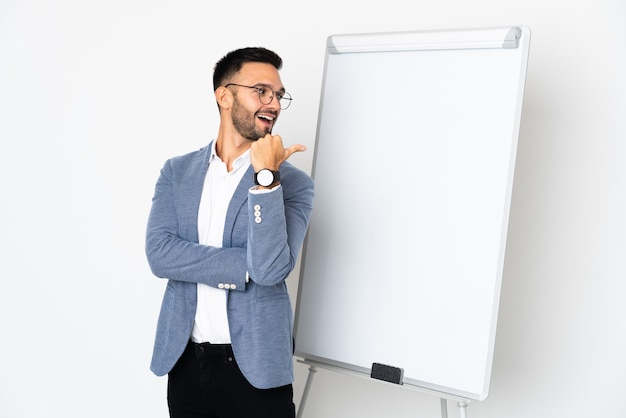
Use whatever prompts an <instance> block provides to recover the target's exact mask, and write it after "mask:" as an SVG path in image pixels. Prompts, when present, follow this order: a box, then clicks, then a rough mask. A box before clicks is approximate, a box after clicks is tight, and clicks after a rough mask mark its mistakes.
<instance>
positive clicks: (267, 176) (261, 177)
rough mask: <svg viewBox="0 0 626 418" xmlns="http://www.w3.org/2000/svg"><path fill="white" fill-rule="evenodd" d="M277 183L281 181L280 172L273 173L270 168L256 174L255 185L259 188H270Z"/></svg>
mask: <svg viewBox="0 0 626 418" xmlns="http://www.w3.org/2000/svg"><path fill="white" fill-rule="evenodd" d="M277 181H280V172H279V171H273V170H270V169H269V168H263V169H261V170H259V171H258V172H256V173H254V184H257V185H259V186H264V187H267V186H270V185H272V184H274V183H276V182H277Z"/></svg>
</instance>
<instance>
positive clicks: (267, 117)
mask: <svg viewBox="0 0 626 418" xmlns="http://www.w3.org/2000/svg"><path fill="white" fill-rule="evenodd" d="M259 117H260V118H263V119H267V120H269V121H272V120H274V118H272V117H270V116H266V115H259Z"/></svg>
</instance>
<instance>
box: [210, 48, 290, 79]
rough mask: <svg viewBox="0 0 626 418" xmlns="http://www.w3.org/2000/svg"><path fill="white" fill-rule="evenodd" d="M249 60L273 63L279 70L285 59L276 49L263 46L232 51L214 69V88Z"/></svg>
mask: <svg viewBox="0 0 626 418" xmlns="http://www.w3.org/2000/svg"><path fill="white" fill-rule="evenodd" d="M247 62H262V63H267V64H271V65H273V66H274V67H275V68H276V69H277V70H280V68H281V67H282V65H283V60H282V58H280V57H279V56H278V54H276V53H275V52H274V51H270V50H269V49H266V48H261V47H248V48H241V49H236V50H234V51H230V52H229V53H228V54H226V55H225V56H224V57H223V58H222V59H220V60H219V61H218V62H217V64H215V68H214V69H213V90H217V88H218V87H219V86H221V85H222V83H224V81H226V80H228V79H229V78H230V77H232V76H233V75H234V74H235V73H236V72H237V71H239V70H241V67H242V66H243V65H244V64H245V63H247Z"/></svg>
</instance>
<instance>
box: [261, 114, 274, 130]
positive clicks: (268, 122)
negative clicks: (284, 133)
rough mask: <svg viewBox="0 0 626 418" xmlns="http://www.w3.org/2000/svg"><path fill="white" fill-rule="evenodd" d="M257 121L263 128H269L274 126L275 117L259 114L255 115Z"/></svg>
mask: <svg viewBox="0 0 626 418" xmlns="http://www.w3.org/2000/svg"><path fill="white" fill-rule="evenodd" d="M257 119H258V120H259V121H260V122H261V123H262V124H263V126H265V127H267V128H271V127H272V126H274V120H275V119H276V116H275V115H272V114H269V113H259V114H257Z"/></svg>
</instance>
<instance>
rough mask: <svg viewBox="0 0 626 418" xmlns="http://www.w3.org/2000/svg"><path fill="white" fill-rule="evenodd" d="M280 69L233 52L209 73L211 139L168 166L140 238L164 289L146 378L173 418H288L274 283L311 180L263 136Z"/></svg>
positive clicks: (284, 297)
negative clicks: (214, 127)
mask: <svg viewBox="0 0 626 418" xmlns="http://www.w3.org/2000/svg"><path fill="white" fill-rule="evenodd" d="M281 66H282V60H281V58H280V57H279V56H278V55H276V54H275V53H274V52H272V51H270V50H267V49H265V48H243V49H239V50H235V51H232V52H230V53H228V54H227V55H226V56H224V57H223V58H222V59H221V60H220V61H219V62H218V63H217V64H216V66H215V69H214V74H213V87H214V90H215V99H216V101H217V105H218V107H219V112H220V125H219V130H218V134H217V138H216V139H215V140H214V141H212V142H211V143H210V144H209V145H208V146H207V147H205V148H202V149H200V150H199V151H196V152H192V153H190V154H187V155H183V156H180V157H175V158H172V159H170V160H168V161H167V162H166V163H165V165H164V167H163V168H162V170H161V173H160V176H159V179H158V181H157V184H156V188H155V194H154V198H153V201H152V209H151V211H150V217H149V220H148V227H147V234H146V254H147V257H148V262H149V264H150V267H151V269H152V271H153V273H154V274H155V275H156V276H158V277H161V278H167V279H168V283H167V287H166V290H165V296H164V298H163V304H162V307H161V313H160V316H159V322H158V325H157V333H156V341H155V345H154V353H153V358H152V363H151V370H152V371H153V372H154V373H155V374H156V375H159V376H162V375H165V374H168V407H169V411H170V417H173V418H200V417H203V418H209V417H210V418H248V417H250V418H257V417H258V418H262V417H272V418H280V417H295V407H294V403H293V389H292V382H293V357H292V356H293V334H292V326H293V314H292V309H291V303H290V300H289V295H288V293H287V288H286V285H285V279H287V276H288V275H289V273H290V272H291V271H292V270H293V268H294V265H295V263H296V258H297V256H298V253H299V251H300V249H301V247H302V243H303V240H304V235H305V233H306V230H307V227H308V224H309V220H310V216H311V211H312V204H313V182H312V180H311V178H310V177H309V176H308V175H307V174H305V173H304V172H302V171H301V170H298V169H297V168H295V167H294V166H293V165H291V164H290V163H288V162H286V160H287V159H288V158H289V156H291V155H292V154H293V153H295V152H300V151H304V150H305V147H304V146H303V145H293V146H291V147H289V148H285V147H284V146H283V143H282V139H281V137H280V136H278V135H272V128H273V127H274V125H275V123H276V120H277V118H278V116H279V115H280V112H281V108H282V109H286V108H287V107H288V106H289V103H290V101H291V97H290V96H289V94H288V93H286V92H285V88H284V86H283V84H282V82H281V79H280V76H279V73H278V70H280V68H281Z"/></svg>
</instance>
